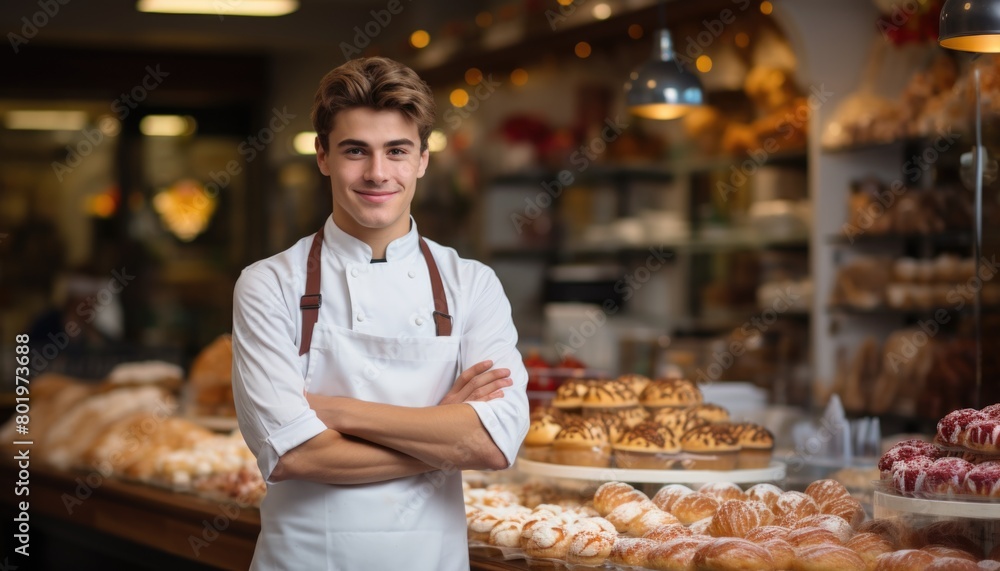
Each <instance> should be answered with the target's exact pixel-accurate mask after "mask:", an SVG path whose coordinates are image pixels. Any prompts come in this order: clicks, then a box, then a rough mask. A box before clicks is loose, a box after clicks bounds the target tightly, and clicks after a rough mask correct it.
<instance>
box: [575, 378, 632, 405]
mask: <svg viewBox="0 0 1000 571" xmlns="http://www.w3.org/2000/svg"><path fill="white" fill-rule="evenodd" d="M638 404H639V399H638V398H637V397H636V396H635V393H633V392H632V389H631V388H629V387H628V386H626V385H624V384H620V383H617V382H615V381H597V382H595V383H593V384H591V385H590V386H589V387H587V392H586V394H584V395H583V403H582V404H581V405H580V406H581V408H583V409H584V410H585V411H587V410H590V411H594V410H612V409H619V408H626V407H634V406H636V405H638Z"/></svg>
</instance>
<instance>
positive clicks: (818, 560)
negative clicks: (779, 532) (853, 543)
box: [794, 545, 867, 571]
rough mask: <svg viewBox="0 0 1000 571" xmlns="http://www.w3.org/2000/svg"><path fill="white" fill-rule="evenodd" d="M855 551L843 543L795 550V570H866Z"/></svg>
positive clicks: (863, 562)
mask: <svg viewBox="0 0 1000 571" xmlns="http://www.w3.org/2000/svg"><path fill="white" fill-rule="evenodd" d="M866 568H867V566H866V565H865V561H864V560H863V559H861V556H859V555H858V554H857V553H855V552H854V551H852V550H850V549H848V548H846V547H844V546H842V545H813V546H810V547H806V548H805V549H800V550H798V551H796V552H795V567H794V569H795V571H865V570H866Z"/></svg>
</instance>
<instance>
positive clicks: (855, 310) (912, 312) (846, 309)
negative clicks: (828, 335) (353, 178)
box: [826, 304, 1000, 317]
mask: <svg viewBox="0 0 1000 571" xmlns="http://www.w3.org/2000/svg"><path fill="white" fill-rule="evenodd" d="M981 309H982V311H983V313H1000V306H998V305H990V306H984V307H983V308H981ZM942 310H943V311H946V312H948V314H949V315H965V314H971V313H972V305H971V304H966V305H965V307H963V308H961V309H957V308H955V307H944V306H939V305H935V306H930V307H889V306H879V307H872V308H865V307H855V306H851V305H828V306H827V308H826V311H827V313H831V314H841V315H859V316H864V315H870V316H875V317H921V316H925V315H933V314H935V313H937V312H938V311H942Z"/></svg>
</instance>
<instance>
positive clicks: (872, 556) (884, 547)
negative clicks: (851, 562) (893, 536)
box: [844, 533, 893, 571]
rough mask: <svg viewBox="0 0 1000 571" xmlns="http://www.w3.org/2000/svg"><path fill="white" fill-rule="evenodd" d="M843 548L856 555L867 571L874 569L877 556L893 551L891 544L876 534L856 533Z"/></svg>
mask: <svg viewBox="0 0 1000 571" xmlns="http://www.w3.org/2000/svg"><path fill="white" fill-rule="evenodd" d="M844 547H847V548H848V549H851V550H853V551H854V552H855V553H857V554H858V556H860V557H861V559H862V561H864V562H865V568H866V569H868V570H869V571H871V570H873V569H875V560H876V559H878V556H879V555H882V554H883V553H891V552H892V551H893V547H892V543H890V542H889V540H887V539H885V538H884V537H882V536H881V535H878V534H876V533H857V534H855V535H854V537H852V538H851V539H849V540H848V541H847V543H845V544H844Z"/></svg>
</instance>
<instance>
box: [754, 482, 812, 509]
mask: <svg viewBox="0 0 1000 571" xmlns="http://www.w3.org/2000/svg"><path fill="white" fill-rule="evenodd" d="M783 493H784V492H782V490H781V488H779V487H778V486H775V485H774V484H756V485H753V486H750V487H749V488H747V491H746V496H747V499H748V500H757V501H759V502H764V503H765V504H766V505H767V507H771V506H773V505H774V502H775V501H776V500H777V499H778V496H780V495H781V494H783ZM806 493H807V494H808V493H809V490H808V488H807V489H806ZM813 499H816V498H813Z"/></svg>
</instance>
